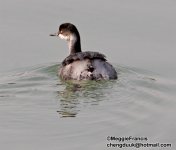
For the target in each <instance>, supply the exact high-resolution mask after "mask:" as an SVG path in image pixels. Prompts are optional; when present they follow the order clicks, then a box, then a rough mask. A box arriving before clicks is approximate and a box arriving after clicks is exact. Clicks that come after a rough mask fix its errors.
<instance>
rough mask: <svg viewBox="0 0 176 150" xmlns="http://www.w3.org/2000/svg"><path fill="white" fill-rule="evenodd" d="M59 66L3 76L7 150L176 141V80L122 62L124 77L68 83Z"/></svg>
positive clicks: (0, 94) (0, 129) (0, 100)
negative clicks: (114, 140)
mask: <svg viewBox="0 0 176 150" xmlns="http://www.w3.org/2000/svg"><path fill="white" fill-rule="evenodd" d="M58 66H59V65H57V64H48V65H43V66H37V67H31V68H28V69H21V70H18V71H17V70H16V71H14V72H8V73H7V74H3V75H1V85H0V107H1V109H0V114H1V115H0V120H1V126H0V133H1V136H2V137H3V138H1V146H2V147H4V149H12V148H14V147H15V149H18V150H20V149H27V150H28V149H29V150H30V149H53V150H54V149H58V147H59V149H72V148H73V147H74V149H106V148H107V146H106V144H107V143H108V141H107V140H106V138H107V136H118V137H119V136H139V137H141V136H145V137H148V139H150V141H151V142H153V143H154V142H155V141H159V142H165V143H166V142H169V143H172V144H174V143H175V136H174V135H173V134H172V132H173V130H174V128H175V127H174V124H175V117H174V113H175V105H176V103H175V101H174V96H175V93H174V91H172V89H173V88H175V84H173V82H171V81H169V80H167V79H164V78H162V77H161V76H159V75H157V74H155V73H152V72H149V71H146V70H142V69H137V68H129V67H125V66H119V65H116V66H115V67H116V68H117V70H118V75H119V79H118V80H113V81H97V82H96V81H84V82H63V81H61V80H60V79H59V78H58V76H57V70H58ZM171 125H172V126H171ZM172 135H173V136H172ZM8 143H10V144H8Z"/></svg>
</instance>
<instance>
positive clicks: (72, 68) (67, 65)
mask: <svg viewBox="0 0 176 150" xmlns="http://www.w3.org/2000/svg"><path fill="white" fill-rule="evenodd" d="M50 36H59V37H60V38H61V39H64V40H66V41H67V42H68V47H69V51H70V54H69V56H68V57H66V58H65V59H64V60H63V62H62V66H61V68H60V70H59V76H60V77H61V78H62V79H64V80H102V79H104V80H109V79H117V72H116V70H115V69H114V67H113V66H112V65H111V64H109V63H108V62H107V60H106V58H105V55H103V54H101V53H98V52H90V51H86V52H82V51H81V39H80V35H79V32H78V30H77V28H76V27H75V26H74V25H73V24H71V23H64V24H61V25H60V27H59V31H58V32H57V33H55V34H51V35H50Z"/></svg>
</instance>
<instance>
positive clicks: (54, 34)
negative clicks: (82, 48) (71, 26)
mask: <svg viewBox="0 0 176 150" xmlns="http://www.w3.org/2000/svg"><path fill="white" fill-rule="evenodd" d="M49 36H59V33H53V34H50V35H49Z"/></svg>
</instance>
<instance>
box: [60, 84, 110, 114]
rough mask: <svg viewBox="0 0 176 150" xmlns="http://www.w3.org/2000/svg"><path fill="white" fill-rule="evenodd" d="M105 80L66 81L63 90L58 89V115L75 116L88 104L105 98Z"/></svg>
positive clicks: (93, 103) (95, 103)
mask: <svg viewBox="0 0 176 150" xmlns="http://www.w3.org/2000/svg"><path fill="white" fill-rule="evenodd" d="M106 83H107V81H98V82H97V81H86V82H80V83H79V82H78V83H77V82H76V83H73V82H71V83H70V82H67V83H66V87H65V89H64V90H63V91H58V92H57V96H58V99H59V103H60V106H59V108H60V109H59V110H58V111H57V112H58V113H59V116H61V117H76V116H77V114H78V113H79V111H80V110H81V109H82V108H83V107H86V106H88V105H98V104H99V101H101V100H103V99H105V96H104V91H103V89H104V87H107V84H106Z"/></svg>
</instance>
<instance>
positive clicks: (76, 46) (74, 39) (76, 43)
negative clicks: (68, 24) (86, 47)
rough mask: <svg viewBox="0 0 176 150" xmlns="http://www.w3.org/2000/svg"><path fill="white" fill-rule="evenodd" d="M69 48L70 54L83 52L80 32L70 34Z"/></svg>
mask: <svg viewBox="0 0 176 150" xmlns="http://www.w3.org/2000/svg"><path fill="white" fill-rule="evenodd" d="M68 48H69V51H70V54H74V53H77V52H81V39H80V36H79V33H78V34H71V35H70V39H69V41H68Z"/></svg>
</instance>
